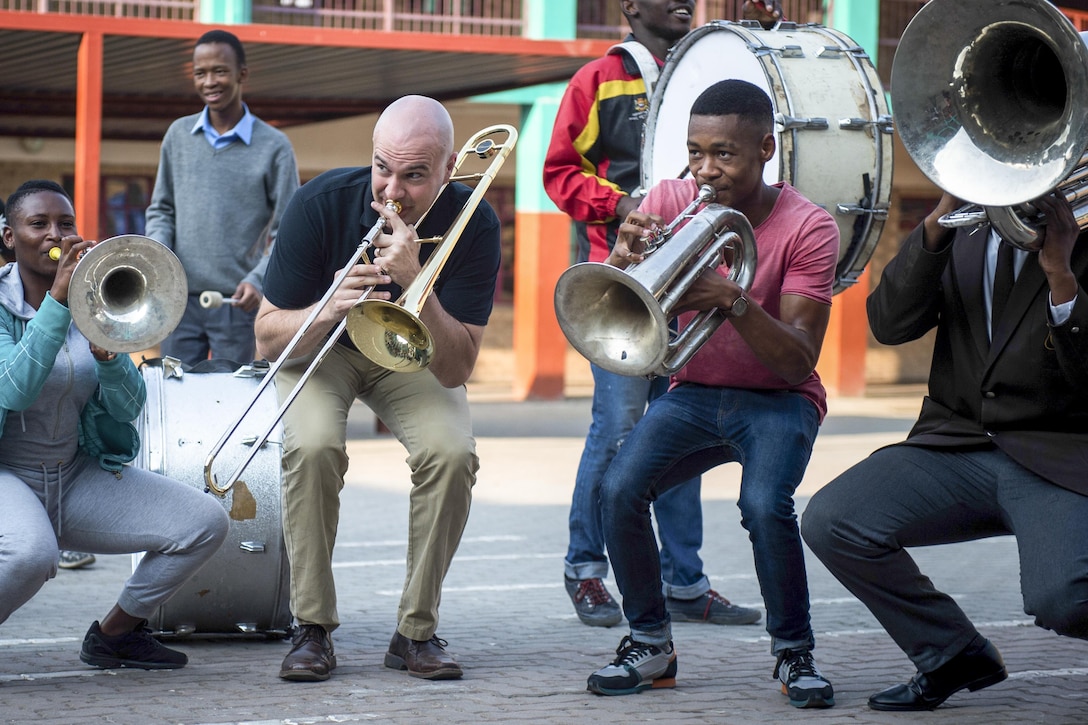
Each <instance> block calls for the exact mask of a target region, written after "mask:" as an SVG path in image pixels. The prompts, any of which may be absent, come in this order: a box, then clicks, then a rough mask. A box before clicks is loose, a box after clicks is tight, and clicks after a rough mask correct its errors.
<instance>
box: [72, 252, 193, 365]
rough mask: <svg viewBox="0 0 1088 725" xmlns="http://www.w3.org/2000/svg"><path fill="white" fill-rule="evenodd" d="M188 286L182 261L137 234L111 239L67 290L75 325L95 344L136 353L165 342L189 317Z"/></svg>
mask: <svg viewBox="0 0 1088 725" xmlns="http://www.w3.org/2000/svg"><path fill="white" fill-rule="evenodd" d="M187 295H188V286H187V283H186V277H185V270H184V268H183V267H182V265H181V261H180V260H178V258H177V257H176V256H175V255H174V253H173V252H172V251H170V250H169V249H167V248H166V247H165V246H163V245H162V244H160V243H159V242H157V241H155V240H154V239H151V238H150V237H144V236H140V235H137V234H125V235H121V236H118V237H111V238H110V239H107V240H105V241H103V242H102V243H100V244H96V245H95V246H93V247H91V248H90V249H89V250H87V252H86V253H85V254H84V255H83V256H82V257H81V258H80V260H79V263H78V264H77V265H76V268H75V271H74V272H73V274H72V281H71V283H70V284H69V288H68V307H69V309H70V310H71V312H72V322H73V323H75V326H76V328H77V329H79V331H80V332H81V333H82V334H83V336H84V337H86V338H87V339H88V340H89V341H90V342H91V343H93V344H94V345H97V346H98V347H101V348H103V349H105V350H110V351H111V352H121V353H129V352H137V351H139V350H146V349H147V348H149V347H153V346H154V345H156V344H158V343H159V342H161V341H162V340H163V339H164V338H165V337H166V336H167V335H169V334H170V333H171V332H172V331H173V330H174V328H175V327H177V326H178V323H179V322H181V316H182V315H183V314H184V313H185V303H186V297H187Z"/></svg>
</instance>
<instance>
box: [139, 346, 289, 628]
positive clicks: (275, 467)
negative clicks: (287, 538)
mask: <svg viewBox="0 0 1088 725" xmlns="http://www.w3.org/2000/svg"><path fill="white" fill-rule="evenodd" d="M208 362H209V363H217V362H220V361H214V360H212V361H208ZM202 365H203V364H202ZM229 367H230V368H231V369H233V368H234V367H237V366H236V365H230V366H229ZM199 370H200V367H199V366H198V367H197V368H195V369H194V370H192V371H188V372H185V373H182V371H181V367H180V364H179V363H178V362H177V361H176V360H172V359H171V358H164V359H161V360H152V361H148V362H145V363H144V364H143V365H142V366H141V372H142V373H143V378H144V383H145V384H146V385H147V404H146V405H145V406H144V410H143V413H142V414H141V416H140V421H139V426H138V428H139V431H140V440H141V447H140V453H139V455H138V456H137V458H136V461H135V463H136V465H138V466H139V467H141V468H145V469H147V470H150V471H154V472H156V473H160V474H162V475H164V476H168V477H170V478H173V479H176V480H178V481H181V482H183V483H186V484H188V485H190V486H193V487H194V488H199V489H201V490H204V487H205V483H204V459H205V458H206V456H207V453H208V451H209V450H210V449H211V447H212V445H214V444H215V441H216V438H217V436H218V435H219V432H220V430H221V426H223V425H225V424H226V421H230V420H236V419H237V418H238V417H239V416H240V415H241V414H242V411H243V410H244V409H245V406H246V405H247V404H248V403H249V401H250V400H252V398H253V395H254V394H255V393H256V389H257V386H258V384H259V382H260V381H259V379H258V376H259V375H261V374H263V372H265V371H267V368H264V369H256V370H255V368H254V366H249V365H246V366H241V367H238V369H237V370H236V371H235V372H233V373H232V372H198V371H199ZM277 407H278V401H277V400H276V396H275V393H274V391H266V394H262V395H261V398H260V399H259V400H258V401H257V403H256V404H255V405H254V407H253V414H252V415H250V416H247V418H249V419H250V420H252V421H254V423H253V425H254V427H257V426H262V425H265V424H266V423H267V422H268V421H269V420H272V419H273V418H274V417H275V414H276V410H277ZM261 432H263V431H262V430H254V431H250V433H252V435H251V436H248V438H249V440H250V441H254V440H256V439H257V437H258V436H259V434H260V433H261ZM246 438H247V432H246V431H244V430H239V431H238V433H237V438H236V440H244V439H246ZM261 448H262V449H261V450H260V451H259V452H258V453H257V455H256V456H255V457H254V458H253V461H252V462H251V463H250V464H249V465H248V466H247V467H246V469H245V476H244V477H243V480H240V481H238V482H237V483H236V484H235V485H234V487H233V488H232V489H231V490H230V491H229V492H227V494H226V496H225V497H223V499H222V502H223V506H224V508H225V509H226V511H227V514H228V515H229V516H230V533H229V534H228V535H227V540H226V542H224V544H223V546H222V548H220V549H219V551H218V552H216V553H215V555H214V556H213V557H212V558H211V559H210V560H209V561H208V563H207V564H205V565H204V567H203V568H202V569H201V570H200V571H198V572H197V573H196V574H195V575H194V576H193V578H192V579H190V580H189V581H188V582H187V583H186V584H185V586H184V587H182V589H181V590H180V591H178V593H177V594H175V595H174V596H173V597H171V599H170V600H169V601H168V602H166V604H164V605H163V606H161V607H159V609H158V610H157V611H156V612H155V614H154V615H153V616H152V617H151V618H150V619H149V620H148V625H149V626H150V627H151V629H152V631H155V632H157V633H159V634H162V635H167V636H187V635H191V634H199V635H228V634H233V635H239V634H245V635H264V636H266V637H269V638H278V637H284V636H286V635H287V634H289V633H290V631H291V612H290V603H289V599H288V597H289V593H290V589H289V586H290V579H289V577H290V570H289V568H288V565H287V553H286V551H285V549H284V544H283V524H282V522H281V519H280V458H281V455H282V451H283V435H282V429H281V428H280V427H279V426H277V427H276V430H275V431H273V433H272V435H270V436H269V438H268V442H267V443H265V444H264V445H263V446H262V447H261ZM247 452H248V451H244V450H240V451H238V452H237V454H236V456H235V457H234V460H227V464H226V465H235V466H236V465H238V464H239V463H240V462H241V460H242V459H243V458H244V456H245V454H246V453H247ZM224 458H225V459H230V458H231V457H230V456H229V455H225V456H224ZM208 495H209V496H211V495H212V494H210V493H209V494H208ZM141 556H142V554H135V555H133V562H132V563H133V568H135V566H136V564H137V563H138V562H139V558H140V557H141Z"/></svg>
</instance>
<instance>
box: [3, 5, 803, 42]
mask: <svg viewBox="0 0 1088 725" xmlns="http://www.w3.org/2000/svg"><path fill="white" fill-rule="evenodd" d="M198 3H199V0H0V10H15V11H22V12H36V13H63V14H69V15H95V16H103V17H118V18H120V17H124V18H147V19H154V20H184V21H192V20H195V19H196V18H197V17H199V13H198V12H197V8H198ZM252 3H253V4H252V20H253V22H255V23H268V24H273V25H305V26H310V27H321V28H346V29H351V30H383V31H389V32H426V33H445V34H449V35H504V36H521V35H523V34H524V32H523V26H524V19H523V18H522V13H521V10H522V4H523V0H252ZM823 3H824V0H783V2H782V6H783V8H784V10H785V14H786V17H787V18H789V19H791V20H796V21H798V22H819V21H820V20H821V19H822V12H823V10H822V8H823ZM742 5H743V0H696V21H697V23H703V22H706V21H707V20H714V19H716V18H729V19H735V18H739V17H740V13H741V6H742ZM577 8H578V10H577V12H578V20H577V35H578V37H579V38H599V39H605V40H612V39H618V38H621V37H623V36H624V35H626V33H627V32H628V28H627V23H626V21H625V20H624V18H623V15H622V13H621V12H620V4H619V3H618V2H616V1H615V0H579V2H578V3H577Z"/></svg>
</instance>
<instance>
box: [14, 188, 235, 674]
mask: <svg viewBox="0 0 1088 725" xmlns="http://www.w3.org/2000/svg"><path fill="white" fill-rule="evenodd" d="M5 213H6V223H5V225H4V227H3V230H2V232H3V242H4V246H5V247H6V248H7V249H9V250H11V251H13V252H14V254H15V262H13V263H11V264H8V265H6V266H4V267H3V268H0V501H3V502H4V504H3V506H2V507H0V624H2V623H3V622H4V621H6V620H7V618H8V617H9V616H10V615H11V613H12V612H14V611H15V610H16V609H18V608H19V607H20V606H22V605H23V604H25V603H26V602H27V601H29V600H30V598H31V597H33V596H34V594H36V593H37V591H38V590H39V589H40V588H41V587H42V585H43V584H45V582H46V581H47V580H48V579H50V578H52V577H53V576H54V575H55V574H56V571H57V557H58V550H59V549H60V548H64V549H76V550H79V551H87V552H92V553H96V554H127V553H132V552H140V551H143V552H147V553H146V555H145V556H144V557H143V558H142V560H141V562H140V564H139V566H137V568H136V570H135V571H134V572H133V574H132V576H131V577H130V578H129V579H128V581H127V582H125V585H124V588H123V589H122V590H121V595H120V597H119V598H118V600H117V604H116V605H114V607H113V608H112V609H111V610H110V611H109V612H108V613H107V614H106V616H105V617H103V618H102V620H101V622H97V621H96V622H94V623H93V624H92V625H91V627H90V630H89V631H88V632H87V635H86V637H85V638H84V640H83V648H82V651H81V653H80V659H82V660H83V661H84V662H86V663H87V664H90V665H94V666H97V667H140V668H143V669H172V668H176V667H182V666H184V665H185V664H186V662H187V660H188V658H187V657H186V656H185V655H184V654H183V653H181V652H177V651H175V650H172V649H169V648H167V647H164V646H163V645H162V644H160V643H159V642H158V641H156V640H155V639H154V638H153V637H152V636H151V632H150V630H149V629H148V628H147V626H146V624H147V622H146V620H147V618H148V617H150V616H151V615H152V614H153V613H154V612H155V610H156V609H157V608H158V607H159V606H161V605H162V604H163V603H164V602H165V601H166V600H167V599H169V598H170V596H171V595H172V594H174V593H175V592H176V591H178V589H180V588H181V586H182V585H183V584H184V583H185V582H186V581H187V580H188V579H189V578H190V577H191V576H192V575H193V574H194V573H195V572H196V571H197V570H198V569H199V568H200V567H201V566H202V565H203V564H204V563H205V562H206V561H207V560H208V559H209V558H210V557H211V556H212V555H213V554H214V553H215V552H216V550H218V548H219V546H220V545H221V544H222V543H223V541H224V539H225V538H226V535H227V529H228V524H229V522H228V519H227V516H226V513H225V511H224V510H223V507H222V505H221V504H220V503H219V502H218V501H217V500H215V499H214V498H212V497H211V496H208V495H207V494H204V493H203V492H202V491H200V490H199V489H197V488H193V487H191V486H187V485H185V484H183V483H179V482H177V481H173V480H171V479H168V478H165V477H163V476H160V475H158V474H155V473H152V472H150V471H145V470H142V469H138V468H133V467H130V466H124V465H122V464H123V463H124V462H127V461H130V460H132V458H133V457H134V456H135V453H136V450H137V449H138V447H139V444H138V441H137V439H136V434H135V429H134V428H133V426H132V425H131V421H133V420H135V419H136V417H137V416H138V415H139V414H140V410H141V408H142V407H143V403H144V399H145V397H146V391H145V389H144V384H143V379H142V377H141V376H140V374H139V372H138V371H137V370H136V366H135V365H133V363H132V360H131V359H130V358H129V357H128V356H127V355H116V354H114V353H112V352H109V351H107V350H103V349H102V348H99V347H97V346H95V345H92V344H91V343H89V342H88V341H87V339H86V338H85V337H83V335H82V334H80V332H79V330H77V329H76V327H75V325H73V324H72V316H71V313H70V312H69V310H68V285H69V283H70V281H71V279H72V274H73V271H74V270H75V267H76V263H77V261H78V258H79V255H80V253H81V252H83V251H85V250H87V249H89V248H90V247H92V246H93V245H94V242H91V241H85V240H84V239H82V238H81V237H80V236H79V235H78V233H77V231H76V224H75V213H74V211H73V208H72V202H71V199H69V197H68V195H67V194H66V193H65V192H64V190H63V189H62V188H61V187H60V186H59V185H57V184H55V183H53V182H50V181H40V180H38V181H28V182H26V183H25V184H23V185H22V186H20V187H19V188H18V189H17V190H16V191H15V193H13V194H12V195H11V196H10V197H8V201H7V205H6V209H5ZM54 247H56V248H59V249H60V259H59V260H56V261H55V260H53V259H52V258H51V257H50V253H49V252H50V249H52V248H54Z"/></svg>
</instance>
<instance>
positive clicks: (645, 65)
mask: <svg viewBox="0 0 1088 725" xmlns="http://www.w3.org/2000/svg"><path fill="white" fill-rule="evenodd" d="M620 53H627V55H629V56H631V60H633V61H635V64H636V65H637V66H638V71H639V74H640V75H641V76H642V80H643V81H644V82H645V83H646V96H647V97H649V96H652V95H653V92H654V85H655V84H656V83H657V77H658V76H659V75H660V74H661V69H660V68H659V67H658V65H657V59H656V58H654V56H653V53H651V52H650V51H649V50H647V48H646V46H645V45H643V44H642V43H640V42H638V41H637V40H626V41H624V42H622V43H617V44H616V45H613V46H612V47H611V48H609V49H608V54H609V55H619V54H620Z"/></svg>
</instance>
